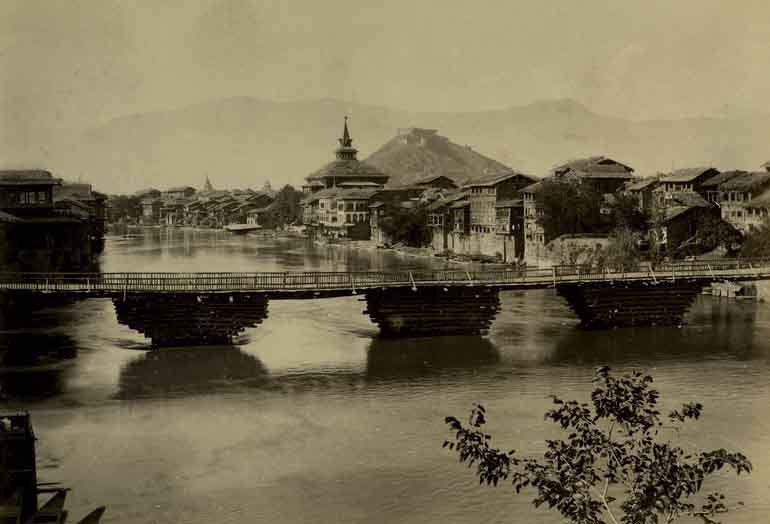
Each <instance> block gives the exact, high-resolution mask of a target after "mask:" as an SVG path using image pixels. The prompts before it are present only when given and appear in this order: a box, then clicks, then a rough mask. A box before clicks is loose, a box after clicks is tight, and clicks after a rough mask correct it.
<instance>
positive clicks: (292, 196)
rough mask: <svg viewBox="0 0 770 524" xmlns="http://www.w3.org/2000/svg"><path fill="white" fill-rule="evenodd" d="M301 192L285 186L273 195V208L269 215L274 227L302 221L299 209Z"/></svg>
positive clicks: (300, 209)
mask: <svg viewBox="0 0 770 524" xmlns="http://www.w3.org/2000/svg"><path fill="white" fill-rule="evenodd" d="M300 200H302V192H301V191H297V190H296V189H294V187H292V186H291V185H289V184H286V185H285V186H283V187H282V188H281V190H280V191H278V193H277V194H276V195H275V201H274V202H273V208H272V211H271V213H270V216H271V218H272V222H274V224H273V226H274V227H284V226H286V225H287V224H295V223H298V222H300V221H301V220H302V208H301V207H300Z"/></svg>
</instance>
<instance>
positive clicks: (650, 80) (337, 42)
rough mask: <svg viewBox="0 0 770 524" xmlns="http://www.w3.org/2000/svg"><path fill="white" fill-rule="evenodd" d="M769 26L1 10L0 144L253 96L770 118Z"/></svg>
mask: <svg viewBox="0 0 770 524" xmlns="http://www.w3.org/2000/svg"><path fill="white" fill-rule="evenodd" d="M768 20H770V2H766V1H764V0H762V1H751V0H739V1H735V2H725V1H718V2H717V1H711V0H698V1H690V0H677V1H675V2H672V1H670V0H666V1H659V0H644V1H623V2H617V1H594V0H581V1H566V0H565V1H558V2H557V1H549V0H536V1H529V0H526V1H525V0H501V1H496V0H487V1H483V0H481V1H477V2H468V1H467V0H465V1H455V0H436V1H423V0H411V1H402V0H388V1H387V2H382V1H379V0H375V1H364V0H358V1H349V0H324V1H316V0H306V1H297V0H277V1H272V0H269V1H268V0H130V1H129V0H126V1H118V0H61V1H57V0H18V1H17V0H0V125H2V127H4V128H5V129H4V130H0V131H2V132H4V133H6V134H7V133H21V134H23V133H29V134H33V133H55V132H63V131H60V129H61V130H67V129H77V128H86V127H88V126H93V125H98V124H100V123H102V122H105V121H107V120H109V119H111V118H114V117H116V116H121V115H127V114H132V113H139V112H146V111H157V110H163V109H169V108H174V107H180V106H184V105H186V104H189V103H194V102H199V101H204V100H210V99H217V98H222V97H229V96H244V95H245V96H254V97H259V98H265V99H271V100H297V99H318V98H327V97H331V98H338V99H345V100H351V101H354V102H358V103H366V104H373V105H384V106H390V107H394V108H402V109H409V110H417V111H478V110H484V109H492V108H501V107H508V106H517V105H525V104H527V103H530V102H532V101H535V100H543V99H552V98H572V99H575V100H578V101H580V102H582V103H583V104H585V105H587V106H588V107H590V108H591V109H592V110H594V111H596V112H598V113H602V114H605V115H611V116H618V117H624V118H630V119H636V120H648V119H675V118H682V117H688V116H696V115H697V116H708V115H720V116H725V115H727V116H729V115H737V114H745V113H747V112H754V111H764V110H765V108H767V107H770V74H768V72H767V66H768V64H770V24H768V23H767V21H768Z"/></svg>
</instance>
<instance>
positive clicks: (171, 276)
mask: <svg viewBox="0 0 770 524" xmlns="http://www.w3.org/2000/svg"><path fill="white" fill-rule="evenodd" d="M681 279H688V280H699V281H704V282H709V281H720V280H770V260H767V259H764V260H747V259H743V260H737V259H723V260H716V261H709V262H705V261H696V262H680V263H673V264H664V265H657V266H654V267H652V266H647V267H641V266H640V267H635V268H632V269H618V270H605V271H600V272H597V271H590V270H586V269H585V268H583V267H580V266H558V267H554V268H550V269H527V270H515V269H514V270H511V269H494V270H481V271H464V270H451V271H393V272H283V273H3V274H0V291H6V292H31V293H55V294H77V295H86V296H116V295H121V294H123V295H125V294H140V293H142V294H144V293H146V294H154V293H259V294H265V295H268V296H270V297H272V298H298V297H301V298H311V297H314V296H343V295H350V294H354V293H356V292H357V291H359V290H360V291H365V290H367V289H377V288H403V287H417V288H419V287H426V286H430V287H440V286H444V287H446V286H488V287H496V288H500V289H533V288H547V287H554V286H556V285H557V284H581V283H586V284H588V283H596V282H623V281H629V282H630V281H649V282H652V283H654V282H657V281H662V280H681Z"/></svg>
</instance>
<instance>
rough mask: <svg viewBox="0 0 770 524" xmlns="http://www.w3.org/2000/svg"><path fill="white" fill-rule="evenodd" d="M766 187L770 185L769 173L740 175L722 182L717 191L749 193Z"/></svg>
mask: <svg viewBox="0 0 770 524" xmlns="http://www.w3.org/2000/svg"><path fill="white" fill-rule="evenodd" d="M767 185H770V173H767V172H757V173H742V174H740V175H738V176H735V177H733V178H731V179H729V180H727V181H725V182H723V183H722V184H721V185H720V186H719V189H720V190H721V191H751V190H753V189H759V188H761V187H763V186H767Z"/></svg>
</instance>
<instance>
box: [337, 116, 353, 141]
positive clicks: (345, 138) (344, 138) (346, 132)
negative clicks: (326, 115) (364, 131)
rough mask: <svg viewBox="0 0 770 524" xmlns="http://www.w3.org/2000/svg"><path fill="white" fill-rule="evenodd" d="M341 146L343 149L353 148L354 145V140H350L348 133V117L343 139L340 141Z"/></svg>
mask: <svg viewBox="0 0 770 524" xmlns="http://www.w3.org/2000/svg"><path fill="white" fill-rule="evenodd" d="M340 145H341V146H342V147H351V146H352V145H353V139H352V138H350V133H349V132H348V117H347V116H346V117H345V126H344V128H343V131H342V138H341V139H340Z"/></svg>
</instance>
